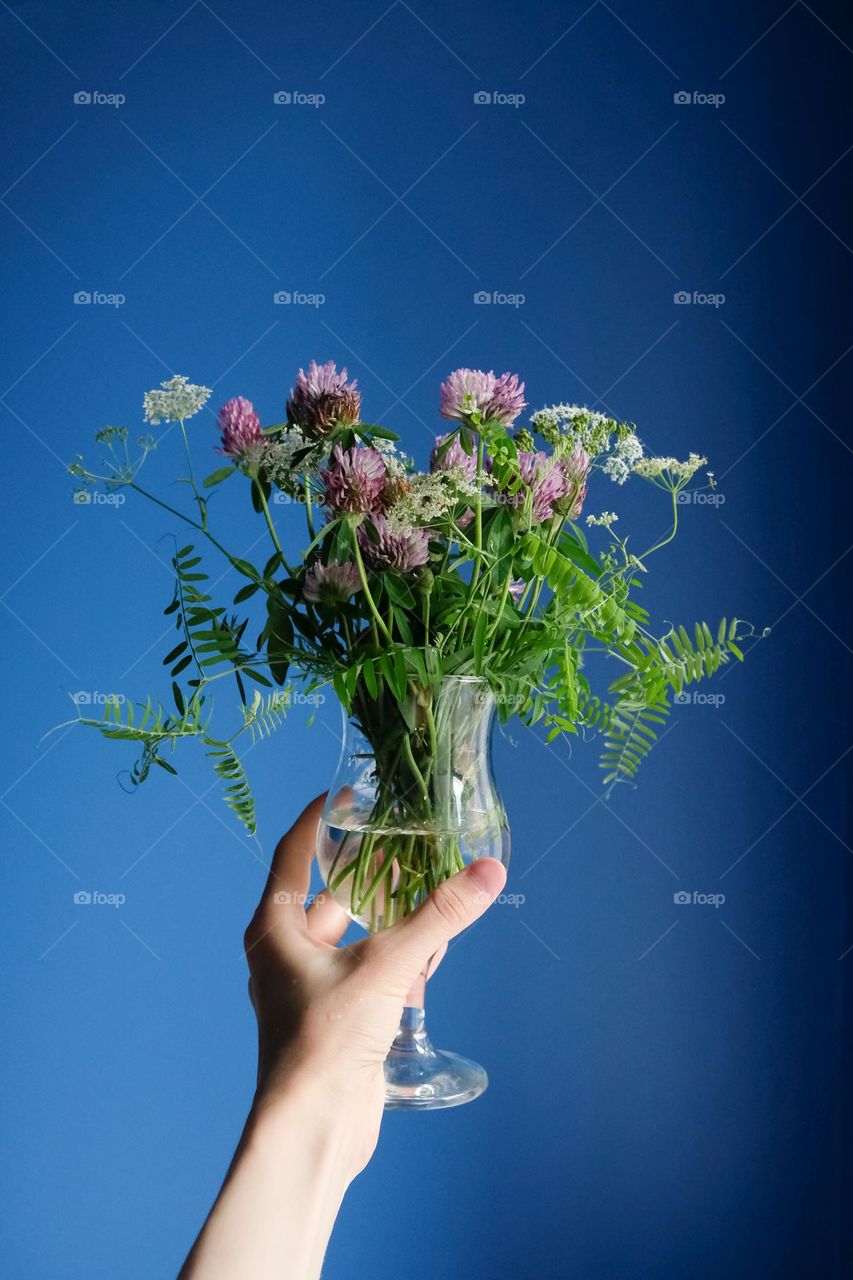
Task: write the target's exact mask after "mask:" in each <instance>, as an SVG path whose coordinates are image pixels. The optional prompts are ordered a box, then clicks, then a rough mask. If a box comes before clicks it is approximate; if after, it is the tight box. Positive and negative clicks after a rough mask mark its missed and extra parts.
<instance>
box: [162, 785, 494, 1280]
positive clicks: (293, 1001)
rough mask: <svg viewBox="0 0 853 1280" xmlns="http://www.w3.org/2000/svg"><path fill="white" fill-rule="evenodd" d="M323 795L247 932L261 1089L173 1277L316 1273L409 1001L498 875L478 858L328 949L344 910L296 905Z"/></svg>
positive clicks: (285, 845)
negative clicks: (383, 922) (369, 931)
mask: <svg viewBox="0 0 853 1280" xmlns="http://www.w3.org/2000/svg"><path fill="white" fill-rule="evenodd" d="M323 800H324V797H323V796H320V797H318V799H316V800H315V801H314V802H313V803H312V804H310V805H309V806H308V808H307V809H306V810H305V812H304V813H303V814H302V815H301V817H300V818H299V819H298V820H297V822H296V823H295V825H294V826H293V827H292V828H291V830H290V831H288V833H287V835H286V836H284V837H283V838H282V839H281V840H280V841H279V844H278V847H277V849H276V851H275V856H274V858H273V862H272V866H271V868H270V874H269V879H268V881H267V885H266V888H265V890H264V893H263V897H262V898H261V901H260V904H259V905H258V909H257V911H256V912H255V914H254V916H253V918H252V922H251V924H250V925H249V927H248V929H247V930H246V955H247V958H248V961H249V969H250V971H251V979H250V982H249V992H250V995H251V998H252V1003H253V1005H254V1006H255V1013H256V1014H257V1019H258V1087H257V1092H256V1094H255V1101H254V1104H253V1106H252V1111H251V1114H250V1115H249V1118H248V1120H247V1122H246V1127H245V1129H244V1130H243V1135H242V1137H241V1139H240V1144H239V1146H238V1148H237V1151H236V1153H235V1155H234V1159H233V1160H232V1162H231V1168H230V1169H229V1171H228V1176H227V1177H226V1179H225V1183H224V1185H223V1187H222V1190H221V1191H220V1193H219V1195H218V1197H217V1200H216V1203H215V1204H214V1206H213V1209H212V1210H211V1212H210V1215H209V1217H208V1219H207V1221H206V1223H205V1224H204V1227H203V1228H202V1230H201V1234H200V1235H199V1237H198V1239H197V1240H196V1242H195V1244H194V1246H193V1248H192V1250H191V1251H190V1255H189V1257H188V1258H187V1260H186V1262H185V1263H184V1266H183V1268H182V1270H181V1280H243V1278H244V1277H247V1276H251V1278H252V1280H282V1277H284V1276H286V1277H287V1280H317V1277H318V1276H319V1274H320V1268H321V1267H322V1263H323V1255H324V1253H325V1250H326V1244H327V1242H328V1239H329V1235H330V1234H331V1230H332V1226H333V1224H334V1220H335V1215H336V1214H337V1212H338V1209H339V1208H340V1204H341V1200H342V1199H343V1196H344V1193H345V1191H346V1189H347V1187H348V1185H349V1183H350V1182H351V1181H352V1179H353V1178H354V1177H355V1175H356V1174H357V1173H358V1172H359V1171H360V1170H361V1169H363V1168H364V1166H365V1164H366V1163H367V1161H368V1160H369V1159H370V1157H371V1155H372V1154H373V1150H374V1148H375V1146H376V1139H377V1137H378V1134H379V1124H380V1121H381V1119H382V1107H383V1101H384V1078H383V1071H382V1063H383V1061H384V1059H385V1055H386V1053H387V1052H388V1049H389V1048H390V1046H391V1041H392V1040H393V1039H394V1036H395V1034H396V1032H397V1027H398V1024H399V1021H400V1014H401V1011H402V1009H403V1006H404V1004H405V1003H406V997H407V995H408V993H409V992H410V990H411V989H412V988H413V987H414V985H415V983H416V982H417V981H418V979H419V978H420V976H421V975H423V974H424V973H425V971H426V969H427V966H428V965H429V964H430V961H431V960H432V959H433V957H438V956H440V955H441V953H442V951H443V949H444V948H445V947H446V945H447V943H448V942H449V941H450V939H451V938H453V937H455V936H456V934H458V933H460V932H461V931H462V930H463V929H465V928H466V927H467V926H468V925H469V924H472V923H473V922H474V921H475V920H476V919H477V917H478V916H481V915H482V914H483V912H484V911H485V910H486V908H487V907H488V906H489V904H490V903H491V902H493V901H494V899H495V898H496V897H497V895H498V894H499V893H500V891H501V889H502V888H503V885H504V881H505V879H506V873H505V871H504V868H503V867H502V866H501V864H500V863H499V862H497V861H496V860H495V859H494V858H481V859H479V860H478V861H477V862H474V863H473V864H472V865H471V866H470V867H468V868H467V869H466V870H465V871H460V872H459V873H458V874H457V875H455V876H453V877H452V878H451V879H450V880H447V881H445V883H444V884H442V885H440V886H439V887H438V888H437V889H436V890H435V892H434V893H433V894H432V895H431V896H430V898H428V899H427V901H426V902H424V903H423V904H422V905H421V906H420V907H418V909H417V911H415V912H413V913H412V915H410V916H407V917H406V918H405V919H403V920H401V921H400V922H399V923H398V924H395V925H393V926H392V927H391V928H390V929H386V930H385V931H384V932H382V933H379V934H375V935H374V936H372V937H368V938H364V939H362V940H361V941H359V942H356V943H355V944H354V945H353V946H345V947H338V946H337V943H338V942H339V941H340V939H341V937H342V935H343V932H344V930H345V928H346V926H347V924H348V922H349V917H348V916H347V915H346V913H345V912H344V911H343V910H342V909H341V908H340V907H339V906H338V905H337V903H335V902H334V901H333V900H332V899H331V898H329V897H322V898H318V899H317V901H316V902H314V903H312V905H311V906H310V907H309V908H308V910H307V911H306V910H304V909H303V906H302V904H303V903H304V902H305V900H306V897H307V894H308V886H309V883H310V873H311V861H312V859H313V857H314V852H315V847H314V845H315V835H316V831H317V822H318V820H319V817H320V812H321V809H322V805H323Z"/></svg>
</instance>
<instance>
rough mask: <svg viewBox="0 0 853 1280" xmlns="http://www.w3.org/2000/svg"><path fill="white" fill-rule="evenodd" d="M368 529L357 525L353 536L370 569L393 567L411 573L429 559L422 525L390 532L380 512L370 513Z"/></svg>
mask: <svg viewBox="0 0 853 1280" xmlns="http://www.w3.org/2000/svg"><path fill="white" fill-rule="evenodd" d="M370 524H371V526H372V532H371V531H369V530H368V529H366V528H365V527H364V525H361V526H360V527H359V530H358V533H357V535H356V536H357V538H358V545H359V546H360V547H361V550H362V551H363V553H364V558H365V560H366V561H367V562H368V564H369V565H370V567H371V568H372V569H396V570H397V572H398V573H411V571H412V569H416V568H417V567H418V566H419V565H422V564H426V562H427V560H428V559H429V536H428V534H427V532H426V530H425V529H408V530H405V529H404V530H400V531H399V532H394V533H392V532H391V531H390V530H389V528H388V522H387V521H386V519H385V517H384V516H380V515H372V516H371V517H370Z"/></svg>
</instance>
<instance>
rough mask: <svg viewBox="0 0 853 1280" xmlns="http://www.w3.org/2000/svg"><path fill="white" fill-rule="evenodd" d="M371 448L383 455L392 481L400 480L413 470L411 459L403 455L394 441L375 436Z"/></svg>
mask: <svg viewBox="0 0 853 1280" xmlns="http://www.w3.org/2000/svg"><path fill="white" fill-rule="evenodd" d="M370 447H371V448H372V449H375V450H376V452H377V453H379V454H381V455H382V460H383V461H384V463H385V469H386V471H387V472H388V475H389V476H390V477H391V478H392V479H394V480H399V479H400V478H401V477H403V476H405V475H407V474H408V472H409V471H410V470H411V467H412V460H411V458H410V457H409V456H408V455H407V454H405V453H402V452H401V451H400V450H399V449H398V448H397V445H396V444H395V443H394V441H393V440H385V439H383V438H382V437H381V436H374V437H373V439H372V440H371V442H370Z"/></svg>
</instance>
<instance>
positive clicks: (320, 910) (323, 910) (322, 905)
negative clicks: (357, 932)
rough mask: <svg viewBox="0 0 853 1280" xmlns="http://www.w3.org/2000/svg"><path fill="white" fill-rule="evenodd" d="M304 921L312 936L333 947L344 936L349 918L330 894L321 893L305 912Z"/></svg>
mask: <svg viewBox="0 0 853 1280" xmlns="http://www.w3.org/2000/svg"><path fill="white" fill-rule="evenodd" d="M305 922H306V924H307V925H308V932H309V934H310V935H311V937H312V938H314V939H315V940H316V941H317V942H325V943H328V945H329V946H331V947H334V946H337V944H338V943H339V942H340V940H341V938H342V937H343V936H344V933H345V932H346V928H347V925H348V924H349V923H350V918H349V916H348V915H347V913H346V912H345V911H344V909H343V907H341V906H339V905H338V904H337V902H335V900H334V898H333V897H332V896H331V895H330V894H328V893H322V894H320V895H319V897H317V898H315V899H314V901H313V902H312V903H311V906H310V907H309V908H308V910H307V911H306V912H305Z"/></svg>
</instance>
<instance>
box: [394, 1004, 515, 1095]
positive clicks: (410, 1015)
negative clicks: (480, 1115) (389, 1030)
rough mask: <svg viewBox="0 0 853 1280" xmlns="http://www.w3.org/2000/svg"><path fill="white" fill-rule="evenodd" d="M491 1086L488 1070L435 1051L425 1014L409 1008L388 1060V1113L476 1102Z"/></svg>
mask: <svg viewBox="0 0 853 1280" xmlns="http://www.w3.org/2000/svg"><path fill="white" fill-rule="evenodd" d="M488 1083H489V1077H488V1076H487V1075H486V1072H485V1069H484V1068H483V1067H481V1066H480V1064H479V1063H478V1062H472V1061H471V1059H470V1058H463V1057H462V1056H461V1055H460V1054H458V1053H447V1052H446V1051H445V1050H443V1049H434V1048H433V1047H432V1045H431V1043H430V1040H429V1036H428V1035H427V1033H426V1029H425V1027H424V1023H423V1010H422V1009H412V1008H407V1009H405V1010H404V1012H403V1021H402V1023H401V1025H400V1031H399V1033H398V1034H397V1037H396V1039H395V1040H394V1043H393V1044H392V1046H391V1049H390V1051H389V1053H388V1057H387V1058H386V1059H385V1109H386V1111H390V1110H403V1109H406V1110H413V1111H430V1110H438V1109H439V1108H440V1107H460V1106H462V1104H463V1103H465V1102H473V1100H474V1099H475V1098H478V1097H479V1096H480V1094H481V1093H482V1092H483V1091H484V1089H485V1088H486V1087H487V1085H488Z"/></svg>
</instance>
